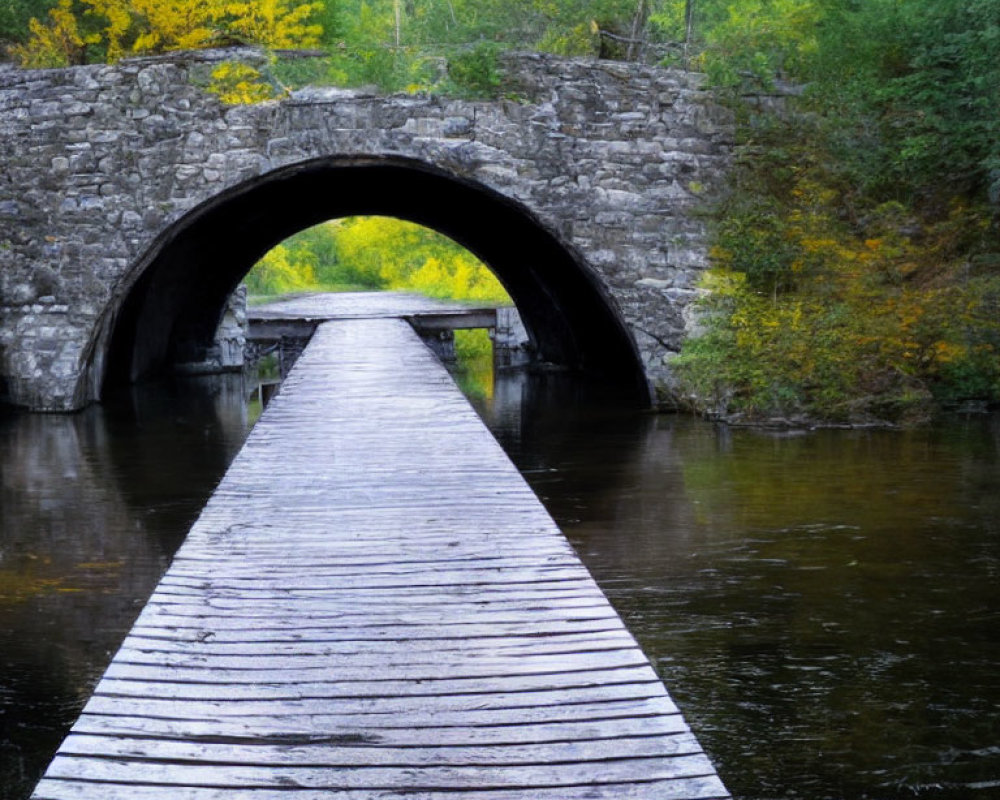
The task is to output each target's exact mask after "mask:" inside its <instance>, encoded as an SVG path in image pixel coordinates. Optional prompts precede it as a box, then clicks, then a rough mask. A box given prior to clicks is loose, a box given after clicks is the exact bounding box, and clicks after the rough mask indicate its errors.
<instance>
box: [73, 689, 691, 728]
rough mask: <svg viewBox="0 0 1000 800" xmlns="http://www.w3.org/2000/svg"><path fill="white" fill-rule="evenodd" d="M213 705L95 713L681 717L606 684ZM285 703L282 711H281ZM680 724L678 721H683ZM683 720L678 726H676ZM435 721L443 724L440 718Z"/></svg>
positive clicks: (667, 703)
mask: <svg viewBox="0 0 1000 800" xmlns="http://www.w3.org/2000/svg"><path fill="white" fill-rule="evenodd" d="M208 702H209V703H210V705H198V704H197V703H195V702H185V703H183V705H182V706H180V704H178V703H173V702H172V701H170V700H167V701H156V702H154V701H149V700H146V701H144V703H145V705H144V706H143V707H142V708H141V709H140V708H139V707H138V706H136V704H135V703H134V702H132V701H131V700H130V699H128V698H106V699H105V700H104V701H98V700H95V703H94V705H93V707H92V710H93V712H94V713H101V714H106V715H111V714H119V715H124V716H128V717H133V716H137V715H138V714H139V712H140V711H146V712H148V713H150V714H153V715H160V716H163V717H168V716H169V717H170V718H177V719H179V718H191V719H207V720H213V719H218V720H221V719H222V718H223V717H233V716H239V715H241V714H242V715H249V716H253V715H258V716H259V715H261V714H270V713H274V712H276V710H278V711H283V712H284V713H286V714H287V715H289V716H298V715H301V714H302V713H303V710H305V711H306V712H308V713H312V714H314V715H315V716H316V717H317V718H318V717H320V716H322V717H324V718H326V719H327V720H328V721H329V720H330V719H332V718H333V716H336V717H337V718H345V717H347V716H357V715H367V714H383V715H385V714H391V715H406V719H407V720H408V722H409V723H414V722H415V719H414V718H412V717H411V716H410V715H413V714H430V715H438V714H441V713H444V712H469V711H473V712H476V713H477V714H478V713H480V712H484V711H490V710H504V711H509V712H512V713H513V712H515V711H517V710H518V709H524V716H523V717H521V718H520V719H521V720H522V721H527V720H529V719H532V718H533V716H532V715H535V714H536V712H537V714H540V715H542V716H543V717H544V719H543V721H549V722H551V721H552V719H553V717H552V714H551V713H550V709H552V708H554V707H557V708H559V709H560V711H559V712H558V713H559V714H563V715H566V717H567V718H587V719H591V718H593V717H595V716H598V717H602V718H604V717H609V716H617V717H620V716H622V715H623V713H626V714H631V715H637V716H644V717H645V716H650V715H660V716H664V717H673V716H674V715H678V714H679V713H680V712H679V711H678V710H677V707H676V706H675V705H674V704H673V701H672V700H671V699H670V697H669V696H667V695H666V694H665V693H664V691H663V687H662V685H660V684H657V683H656V682H653V681H649V682H643V683H612V684H600V685H597V686H567V687H561V688H548V689H537V690H535V691H526V692H500V691H496V692H490V693H488V694H482V695H478V696H476V697H475V698H473V699H472V700H471V702H470V698H469V697H467V696H464V695H431V696H427V695H410V696H392V695H379V696H376V697H338V698H336V700H335V701H331V702H326V703H323V702H318V701H312V700H311V701H308V702H306V701H303V700H297V701H294V702H288V701H266V700H264V701H257V700H255V701H253V703H254V704H253V705H249V704H248V703H247V702H232V701H230V702H213V701H208ZM279 703H280V708H278V704H279ZM179 706H180V707H179ZM331 715H333V716H331ZM574 715H575V717H574ZM679 719H680V718H679V717H678V718H677V720H679ZM677 720H673V721H672V724H674V722H676V721H677ZM384 721H385V720H384V718H383V722H384ZM433 721H434V722H435V723H438V722H440V720H439V719H437V718H436V717H434V719H433ZM369 722H372V720H369Z"/></svg>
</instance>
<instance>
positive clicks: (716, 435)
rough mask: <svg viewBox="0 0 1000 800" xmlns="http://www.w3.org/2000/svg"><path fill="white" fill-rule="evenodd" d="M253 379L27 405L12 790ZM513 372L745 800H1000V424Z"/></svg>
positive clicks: (16, 504)
mask: <svg viewBox="0 0 1000 800" xmlns="http://www.w3.org/2000/svg"><path fill="white" fill-rule="evenodd" d="M243 394H244V393H243V390H242V386H241V385H240V383H239V381H238V380H236V381H233V380H228V381H218V380H189V381H184V382H181V383H178V384H175V385H173V386H159V387H155V388H153V389H146V390H136V391H133V392H130V393H129V394H128V395H126V396H123V397H122V398H119V399H117V400H116V401H115V402H113V403H111V404H109V405H108V406H107V407H105V408H91V409H88V410H87V411H85V412H83V413H81V414H78V415H74V416H37V415H24V414H7V415H6V416H3V415H0V476H2V481H0V492H2V494H0V500H2V504H0V786H2V787H3V788H2V791H0V800H21V798H25V797H27V795H28V794H29V793H30V790H31V787H32V786H33V785H34V782H35V781H36V780H37V778H38V776H39V775H40V773H41V771H42V770H43V769H44V767H45V765H46V764H47V762H48V760H49V759H50V758H51V754H52V752H53V751H54V749H55V747H56V746H57V745H58V743H59V741H60V740H61V738H62V736H63V735H65V731H66V730H67V729H68V727H69V725H70V724H71V723H72V721H73V719H74V718H75V716H76V715H77V713H78V712H79V710H80V708H81V707H82V705H83V703H84V702H85V700H86V698H87V696H88V693H89V691H90V689H91V688H92V686H93V684H94V683H95V682H96V680H97V678H98V677H99V676H100V674H101V672H102V671H103V669H104V668H105V666H106V664H107V661H108V660H109V659H110V657H111V655H112V654H113V652H114V651H115V649H116V648H117V645H118V643H119V642H120V640H121V639H122V637H123V636H124V634H125V632H126V631H127V630H128V628H129V627H130V626H131V623H132V620H133V619H134V618H135V616H136V615H137V614H138V612H139V609H140V608H141V606H142V603H143V600H144V598H145V597H146V596H147V595H148V594H149V592H150V591H151V590H152V588H153V586H154V585H155V584H156V582H157V580H158V579H159V577H160V575H161V573H162V571H163V570H164V569H165V568H166V566H167V564H168V563H169V560H170V557H171V554H172V553H173V551H174V549H175V548H176V547H177V545H178V544H179V543H180V541H181V539H182V538H183V535H184V533H185V532H186V530H187V528H188V527H189V526H190V524H191V522H192V521H193V520H194V518H195V517H196V515H197V513H198V511H199V509H200V508H201V506H202V504H203V503H204V501H205V499H206V497H207V496H208V494H209V493H210V492H211V490H212V488H213V487H214V485H215V484H216V483H217V481H218V480H219V478H221V476H222V474H223V472H224V471H225V467H226V465H227V464H228V463H229V461H230V459H231V458H232V457H233V455H235V453H236V451H237V450H238V449H239V446H240V444H241V443H242V441H243V438H244V436H245V434H246V431H247V430H248V428H249V424H250V421H251V420H252V418H253V416H254V411H253V409H252V408H251V409H250V410H248V408H247V406H246V404H245V402H244V399H243ZM592 399H593V398H592V395H591V394H590V393H588V392H585V391H583V390H582V389H581V387H579V386H574V385H570V384H567V383H566V382H564V381H562V380H559V379H556V378H554V377H550V378H541V379H531V380H529V379H527V378H526V377H524V376H522V375H511V376H507V377H500V378H498V379H497V381H496V385H495V391H494V392H493V394H492V397H491V398H484V397H480V398H479V399H477V400H476V405H477V406H478V408H479V410H480V413H481V414H482V415H483V417H484V419H486V420H487V422H488V423H489V424H490V425H491V427H492V428H493V430H494V431H495V433H496V435H497V437H498V438H499V439H500V440H501V442H502V444H503V445H504V446H505V448H506V449H507V451H508V453H510V455H511V457H512V459H513V460H514V461H515V463H517V464H518V466H519V467H520V468H521V470H522V471H523V473H524V474H525V477H526V478H527V479H528V480H529V482H530V483H531V484H532V486H533V487H534V488H535V490H536V492H537V493H538V494H539V495H540V496H541V497H542V499H543V501H544V502H545V503H546V505H547V507H548V508H549V509H550V511H551V513H552V514H553V516H554V517H555V518H556V520H557V521H558V522H559V523H560V525H561V526H562V528H563V530H564V531H565V532H566V533H567V535H568V536H569V537H570V539H571V540H572V542H573V543H574V545H575V546H576V547H577V549H578V551H579V552H580V555H581V556H582V557H583V559H584V560H585V562H586V563H587V565H588V567H589V568H590V569H591V571H592V572H593V573H594V575H595V577H596V578H597V580H598V582H599V583H600V584H601V585H602V587H603V588H604V590H605V591H606V592H607V594H608V595H609V597H610V598H611V599H612V601H613V602H614V604H615V605H616V607H617V608H618V610H619V612H620V613H621V614H622V616H623V617H624V618H625V620H626V622H627V624H628V626H629V628H630V629H631V630H632V632H633V633H634V634H635V635H636V637H637V638H638V639H639V641H640V643H641V644H642V646H643V648H644V649H645V650H646V652H647V654H648V655H649V656H650V657H651V658H652V660H653V661H654V664H655V665H656V667H657V668H658V670H659V671H660V673H661V674H662V676H663V677H664V679H665V681H666V682H667V685H668V688H669V689H670V691H671V693H672V694H673V696H674V698H675V700H677V702H678V704H679V705H680V706H681V708H682V709H683V711H684V712H685V715H686V716H687V718H688V721H689V722H690V723H691V725H692V727H693V728H694V730H695V732H696V733H697V734H698V736H699V738H700V740H701V742H702V744H703V746H704V747H705V748H706V750H708V751H709V753H710V755H711V756H712V757H713V759H714V761H715V763H716V764H717V766H718V769H719V771H720V774H721V775H722V777H723V780H724V781H725V782H726V783H727V785H728V786H729V788H730V790H731V791H732V792H733V793H734V795H735V796H736V797H737V798H741V799H742V800H771V798H804V799H806V800H859V799H860V798H879V799H881V800H889V799H894V798H912V797H921V798H933V799H934V800H953V799H954V800H958V799H959V798H962V800H965V799H966V798H969V799H970V800H992V799H993V798H1000V713H998V712H1000V596H998V595H1000V588H998V587H1000V415H996V414H994V415H981V416H973V417H968V418H955V419H952V420H948V421H946V422H943V423H941V424H938V425H936V426H934V427H933V428H928V429H923V430H915V431H874V430H873V431H819V432H812V433H782V434H777V433H766V432H759V431H752V430H742V429H741V430H737V429H731V428H725V427H718V426H714V425H711V424H709V423H706V422H703V421H700V420H695V419H691V418H686V417H675V416H654V415H645V414H638V415H637V414H634V413H619V412H613V411H610V410H608V408H607V406H606V405H602V404H600V403H598V404H596V405H595V404H594V403H592V402H591V400H592Z"/></svg>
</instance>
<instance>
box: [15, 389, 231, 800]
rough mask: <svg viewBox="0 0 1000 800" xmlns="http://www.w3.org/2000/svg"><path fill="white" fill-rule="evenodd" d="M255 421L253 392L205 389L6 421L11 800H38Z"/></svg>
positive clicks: (132, 395) (138, 392)
mask: <svg viewBox="0 0 1000 800" xmlns="http://www.w3.org/2000/svg"><path fill="white" fill-rule="evenodd" d="M235 380H236V381H237V382H238V381H239V377H238V376H237V377H236V378H235ZM244 413H245V412H244V411H243V402H242V387H241V386H239V385H237V384H236V383H233V382H232V380H223V381H218V380H208V379H198V380H185V381H178V382H176V383H174V384H163V385H158V386H155V387H154V386H149V387H137V388H133V389H131V390H129V391H128V394H126V395H122V396H119V397H117V398H115V399H114V401H112V402H111V403H109V404H108V405H107V406H106V407H104V408H102V407H92V408H88V409H86V410H85V411H83V412H81V413H79V414H75V415H72V416H70V415H44V416H43V415H36V414H16V413H9V414H5V415H3V416H0V477H2V480H0V653H2V654H3V657H2V659H0V787H2V788H0V799H2V800H13V798H22V797H27V795H28V794H29V793H30V790H31V789H32V788H33V786H34V784H35V782H36V781H37V778H38V776H39V775H40V774H41V771H42V770H43V769H44V767H45V766H46V765H47V763H48V761H49V760H50V759H51V757H52V754H53V753H54V751H55V748H56V747H57V745H58V743H59V741H61V739H62V737H63V736H64V735H65V733H66V731H67V729H68V728H69V726H70V725H71V724H72V722H73V721H74V720H75V718H76V716H77V715H78V714H79V711H80V709H81V708H82V706H83V704H84V702H85V701H86V699H87V698H88V696H89V694H90V691H91V689H92V687H93V684H94V683H95V682H96V680H97V679H98V678H99V677H100V675H101V673H102V672H103V671H104V669H105V667H106V666H107V663H108V661H109V660H110V658H111V656H112V654H113V653H114V651H115V650H117V648H118V645H119V644H120V642H121V640H122V638H123V637H124V635H125V633H126V632H127V631H128V629H129V627H131V625H132V622H133V620H134V618H135V617H136V615H137V614H138V613H139V611H140V610H141V608H142V604H143V602H144V601H145V598H146V597H148V595H149V593H150V592H151V591H152V589H153V587H154V586H155V585H156V582H157V581H158V580H159V577H160V575H161V574H162V572H163V570H164V569H165V568H166V566H167V564H168V563H169V561H170V558H171V557H172V555H173V552H174V550H175V549H176V547H177V545H178V544H179V543H180V541H181V540H182V539H183V537H184V535H185V534H186V532H187V530H188V528H189V527H190V525H191V523H192V522H193V520H194V518H195V516H196V515H197V513H198V512H199V510H200V509H201V507H202V505H203V504H204V501H205V499H206V498H207V496H208V494H209V493H210V492H211V490H212V488H213V487H214V485H215V484H216V483H217V481H218V479H219V478H220V477H221V475H222V474H223V472H224V471H225V468H226V466H227V465H228V463H229V461H230V460H231V458H232V457H233V455H234V454H235V453H236V451H237V450H238V449H239V446H240V444H241V443H242V441H243V437H244V435H245V425H244V418H245V417H244Z"/></svg>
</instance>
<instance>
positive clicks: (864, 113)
mask: <svg viewBox="0 0 1000 800" xmlns="http://www.w3.org/2000/svg"><path fill="white" fill-rule="evenodd" d="M154 12H155V13H154ZM33 17H35V18H37V21H35V22H29V20H31V19H32V18H33ZM2 42H7V43H9V44H10V45H11V49H10V53H11V55H12V56H14V57H17V58H19V59H20V60H21V61H22V62H23V63H25V64H36V65H55V64H59V63H81V62H84V61H94V60H103V59H107V58H112V59H113V58H116V57H118V56H120V55H122V54H126V53H139V52H157V51H163V50H171V49H178V48H181V47H190V46H207V45H214V44H231V43H236V42H253V43H257V44H263V45H265V46H269V47H273V48H282V47H309V48H320V49H321V54H322V57H315V58H309V59H285V60H279V61H277V62H276V63H275V64H274V65H273V69H272V73H273V76H274V78H275V82H274V83H275V85H278V86H280V85H282V84H284V85H296V84H299V83H304V82H313V83H331V84H338V85H372V84H374V85H377V86H379V87H381V88H382V89H383V90H385V91H404V90H407V91H421V90H432V91H437V92H448V93H453V94H460V95H463V96H470V97H489V96H499V95H502V94H503V92H504V88H503V83H502V73H501V70H500V69H499V61H498V58H497V56H498V54H499V52H500V51H501V50H502V49H504V48H521V49H525V48H527V49H536V50H541V51H547V52H553V53H557V54H562V55H585V56H586V55H589V56H600V57H604V58H618V59H625V60H642V61H646V62H658V63H663V64H668V65H674V66H680V67H684V68H689V69H697V70H700V71H703V72H706V73H707V74H708V76H709V80H710V82H711V83H712V84H713V85H714V86H716V87H717V88H718V89H719V90H720V91H721V93H722V95H723V96H728V97H729V100H730V102H732V103H733V105H734V108H736V110H737V112H738V118H739V119H740V121H741V132H742V138H743V141H742V144H743V148H742V151H741V157H740V158H739V159H738V164H737V168H736V169H735V170H734V173H733V180H732V187H731V188H732V191H731V192H730V194H729V196H728V197H727V198H726V199H725V200H724V201H723V202H722V203H721V204H720V205H719V207H718V209H717V210H718V213H717V214H716V219H717V222H716V237H715V238H716V242H715V244H716V246H715V248H714V250H713V253H712V257H713V264H714V268H713V269H712V270H711V271H710V272H709V274H708V275H707V276H706V279H705V287H706V288H707V289H709V290H710V293H709V294H708V295H707V300H706V301H705V303H704V313H703V315H702V333H701V335H700V336H698V337H696V338H694V339H692V340H691V341H689V343H688V345H687V346H686V348H685V351H684V352H683V353H682V354H681V356H680V358H679V360H678V361H677V362H675V363H676V365H677V367H678V375H679V378H680V389H681V394H682V395H683V396H684V398H685V400H686V402H687V403H688V404H689V405H690V406H691V407H693V408H695V409H697V410H699V411H702V412H705V413H711V414H717V415H720V416H724V417H733V416H734V415H735V416H740V417H742V418H744V419H749V420H759V419H762V418H768V417H775V416H784V417H798V418H803V419H816V418H822V419H834V420H841V421H848V422H856V421H864V420H904V421H905V420H915V419H922V418H926V417H927V415H928V414H929V413H931V412H933V411H934V410H935V409H937V408H940V407H942V406H948V405H968V404H970V403H973V404H979V405H984V404H991V403H996V402H998V401H1000V232H998V217H1000V214H998V209H1000V116H998V115H997V113H996V109H997V108H1000V0H863V1H862V0H745V1H743V2H738V3H734V2H732V0H596V2H595V1H594V0H320V1H319V2H313V3H303V2H297V1H296V0H268V1H267V2H262V3H234V2H222V0H170V1H169V2H160V0H156V2H152V0H58V2H57V0H10V2H7V3H5V4H4V6H3V8H0V43H2ZM216 81H217V83H216V86H215V87H214V88H215V90H216V91H218V92H219V93H220V94H221V95H222V97H223V99H224V100H226V101H228V102H238V101H241V100H243V101H252V100H257V99H262V98H264V97H266V96H269V94H270V93H272V92H273V91H274V90H275V89H274V86H272V85H270V84H264V83H262V82H261V81H260V79H259V76H258V77H257V78H256V79H255V76H254V75H253V74H252V73H251V74H243V73H242V72H235V71H232V70H230V71H229V72H222V73H220V74H218V75H216ZM262 86H263V88H261V87H262ZM789 86H795V87H797V89H796V90H795V91H793V92H791V93H790V95H791V96H788V97H786V99H785V102H784V103H783V104H781V106H779V108H778V109H777V110H774V109H773V108H772V110H767V108H768V107H769V106H768V105H767V104H765V106H764V108H763V110H762V108H761V106H760V105H754V104H751V103H748V102H747V99H746V98H747V95H748V93H751V94H753V93H757V94H758V95H759V94H764V95H766V94H768V93H771V92H773V91H774V90H775V88H786V87H789ZM344 225H345V226H346V228H344V229H343V230H342V232H343V231H347V230H349V229H351V226H352V225H358V226H361V227H359V228H358V229H357V230H362V229H363V228H364V226H366V225H368V226H374V227H378V226H380V225H382V226H383V227H384V223H375V222H352V223H344ZM302 236H303V237H304V238H303V239H301V240H296V243H295V244H286V245H285V246H284V249H283V250H282V249H278V250H276V251H274V252H273V253H272V254H271V255H269V256H268V260H267V262H266V263H267V264H268V265H269V266H266V267H265V268H266V269H270V270H271V272H272V273H273V275H275V276H279V277H276V278H275V280H279V281H285V282H286V283H291V284H295V283H296V282H301V281H302V280H304V279H305V278H304V276H306V274H307V272H308V270H307V269H306V267H307V266H308V264H307V262H309V258H307V257H305V256H303V255H302V253H305V252H306V250H305V249H303V247H304V245H303V246H300V244H299V242H300V241H302V242H305V241H307V240H308V241H313V239H315V238H316V235H315V234H311V233H310V234H303V235H302ZM310 237H312V239H310ZM404 238H405V237H404ZM313 244H315V245H316V246H317V247H320V249H322V247H323V246H325V245H323V244H322V243H321V242H319V241H318V240H316V241H313ZM390 247H392V245H390ZM317 252H318V251H317ZM290 253H291V254H295V253H298V254H299V255H295V257H294V258H292V257H291V256H290ZM289 258H291V260H290V261H288V259H289ZM358 258H360V259H361V261H359V262H358V263H359V264H360V263H362V262H364V259H366V258H367V259H369V260H370V259H371V258H374V256H372V255H371V254H370V253H367V254H365V255H364V256H362V255H361V254H360V251H359V254H358ZM282 259H286V261H287V263H286V262H285V261H282ZM317 263H318V262H317ZM338 263H340V264H341V267H338V268H342V265H343V264H346V263H347V262H346V261H343V262H338ZM351 263H352V264H353V263H354V262H353V261H352V262H351ZM364 263H367V262H364ZM421 263H424V262H421ZM427 263H430V262H427ZM444 263H445V262H440V264H439V266H440V265H441V264H444ZM448 263H451V262H448ZM458 263H459V262H455V264H456V265H455V266H453V267H452V266H448V267H445V266H440V268H439V269H438V268H435V269H431V268H430V267H426V268H424V267H421V268H420V269H419V270H417V272H416V273H414V274H415V275H418V276H419V278H414V279H415V280H419V281H420V282H424V283H427V284H428V285H430V284H433V285H434V286H436V287H437V286H442V285H444V284H447V283H448V282H449V281H452V282H456V283H458V284H460V283H462V282H463V281H466V282H467V286H466V288H465V289H459V293H461V291H479V290H480V289H478V288H473V287H478V286H479V285H480V284H479V282H478V278H477V279H475V280H473V279H472V278H470V277H469V272H468V270H466V269H465V267H461V268H459V266H457V264H458ZM463 263H464V262H463ZM296 265H297V266H296ZM353 268H354V267H353V266H352V269H353ZM313 269H314V270H315V269H316V267H315V266H314V267H313ZM359 269H360V267H359ZM365 269H366V270H368V272H367V273H366V274H367V275H368V277H367V278H366V279H365V280H368V279H371V277H372V276H373V275H375V274H376V272H379V270H374V271H373V270H372V268H371V266H370V264H369V265H368V266H366V267H365ZM477 269H478V268H477ZM296 270H298V272H296ZM379 274H380V275H381V272H379ZM323 280H325V278H323ZM379 280H380V281H381V280H383V278H382V277H380V278H379ZM384 280H386V281H388V284H389V285H393V284H394V281H396V280H398V278H386V279H384ZM335 282H346V283H349V284H354V283H355V278H350V279H347V278H345V277H344V276H339V277H337V279H336V281H335ZM361 285H367V284H365V283H364V281H361ZM483 285H485V284H483ZM435 291H437V289H435Z"/></svg>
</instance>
